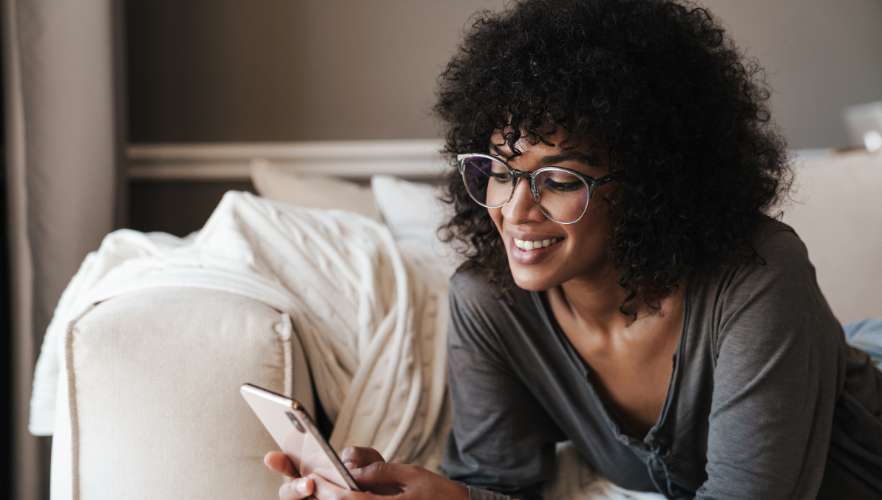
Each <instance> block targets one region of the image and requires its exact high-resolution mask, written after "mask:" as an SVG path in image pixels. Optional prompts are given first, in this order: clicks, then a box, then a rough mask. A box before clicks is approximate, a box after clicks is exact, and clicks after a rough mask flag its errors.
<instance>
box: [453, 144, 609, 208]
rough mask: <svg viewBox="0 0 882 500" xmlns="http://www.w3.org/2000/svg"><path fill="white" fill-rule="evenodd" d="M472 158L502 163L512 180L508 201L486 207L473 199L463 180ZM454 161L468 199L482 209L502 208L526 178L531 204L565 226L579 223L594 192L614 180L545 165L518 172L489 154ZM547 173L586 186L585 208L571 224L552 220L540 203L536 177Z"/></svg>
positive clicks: (460, 155)
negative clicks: (562, 175)
mask: <svg viewBox="0 0 882 500" xmlns="http://www.w3.org/2000/svg"><path fill="white" fill-rule="evenodd" d="M474 157H479V158H487V159H489V160H493V161H498V162H500V163H502V164H503V165H504V166H505V168H507V169H508V170H509V173H510V174H511V175H512V177H513V178H514V182H513V183H512V186H511V193H510V194H509V195H508V199H507V200H505V201H504V202H502V204H500V205H486V204H484V203H481V202H480V201H478V200H476V199H475V197H474V196H473V195H472V193H471V192H469V189H468V185H469V183H468V181H467V180H466V178H465V160H467V159H469V158H474ZM456 161H457V163H458V164H459V175H460V177H462V182H463V184H464V185H465V188H466V193H467V194H468V195H469V198H471V199H472V201H474V202H475V203H477V204H478V205H481V206H482V207H484V208H501V207H504V206H505V205H506V204H507V203H508V202H510V201H511V199H512V198H513V197H514V193H515V189H517V187H518V181H519V180H520V178H521V177H526V178H527V180H528V181H529V184H530V195H531V196H532V197H533V202H534V203H536V204H537V205H539V210H541V211H542V215H544V216H545V217H546V218H548V219H549V220H551V221H553V222H556V223H558V224H565V225H568V224H575V223H577V222H579V221H580V220H582V217H584V216H585V214H586V213H588V205H589V204H590V203H591V198H592V196H593V195H594V190H595V189H597V188H599V187H600V186H603V185H604V184H608V183H610V182H612V181H614V180H615V175H614V174H607V175H604V176H603V177H600V178H594V177H591V176H590V175H585V174H583V173H581V172H577V171H575V170H571V169H569V168H566V167H558V166H556V165H546V166H544V167H539V168H537V169H535V170H531V171H525V170H518V169H516V168H514V167H512V166H511V165H509V164H508V162H507V161H505V159H504V158H500V157H498V156H493V155H489V154H485V153H462V154H458V155H456ZM549 171H552V172H566V173H568V174H572V175H575V176H576V177H578V178H579V180H581V181H582V182H584V183H585V184H586V185H587V186H588V198H587V199H586V200H585V207H584V208H582V213H581V214H579V217H577V218H576V220H574V221H572V222H560V221H556V220H554V218H552V217H551V216H550V215H549V214H548V213H547V212H546V211H545V207H543V206H542V203H540V198H541V194H540V193H539V189H538V188H537V187H536V177H537V176H539V174H541V173H543V172H549Z"/></svg>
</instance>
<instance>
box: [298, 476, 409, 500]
mask: <svg viewBox="0 0 882 500" xmlns="http://www.w3.org/2000/svg"><path fill="white" fill-rule="evenodd" d="M307 477H308V478H310V479H312V480H313V481H314V482H315V493H314V495H315V497H316V498H319V499H321V500H394V499H393V498H390V497H387V496H378V495H374V494H372V493H367V492H362V491H350V490H348V489H346V488H343V487H340V486H337V485H336V484H334V483H332V482H330V481H328V480H327V479H325V478H323V477H321V476H319V475H316V474H310V475H309V476H307ZM286 500H287V499H286Z"/></svg>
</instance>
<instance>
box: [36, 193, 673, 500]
mask: <svg viewBox="0 0 882 500" xmlns="http://www.w3.org/2000/svg"><path fill="white" fill-rule="evenodd" d="M452 271H453V269H452V268H451V267H450V264H449V261H444V260H443V259H438V258H437V257H436V256H435V255H434V253H433V252H432V250H431V248H429V247H428V246H425V247H423V246H420V245H399V244H397V243H396V242H395V241H394V240H393V238H392V235H391V233H390V232H389V230H388V229H387V228H386V227H385V226H384V225H382V224H379V223H377V222H375V221H373V220H370V219H368V218H365V217H361V216H359V215H356V214H353V213H350V212H343V211H334V210H313V209H306V208H299V207H294V206H291V205H286V204H279V203H274V202H271V201H269V200H266V199H263V198H259V197H256V196H253V195H251V194H248V193H240V192H230V193H227V194H226V195H225V196H224V198H223V200H222V201H221V203H220V204H219V205H218V207H217V208H216V210H215V212H214V213H213V214H212V216H211V218H210V219H209V220H208V222H207V223H206V225H205V227H204V228H203V229H202V230H201V231H199V232H198V233H194V234H193V235H190V236H189V237H187V238H176V237H172V236H169V235H166V234H161V233H149V234H145V233H140V232H136V231H131V230H119V231H115V232H113V233H111V234H110V235H108V236H107V237H106V238H105V239H104V241H103V242H102V244H101V247H100V248H99V249H98V250H97V251H95V252H93V253H92V254H90V255H89V256H88V257H87V258H86V259H85V261H84V262H83V264H82V266H81V267H80V270H79V271H78V272H77V274H76V275H75V276H74V278H73V279H72V281H71V282H70V284H69V285H68V287H67V289H66V290H65V292H64V294H63V295H62V297H61V300H60V302H59V304H58V306H57V308H56V311H55V315H54V317H53V320H52V322H51V324H50V325H49V329H48V331H47V333H46V336H45V338H44V341H43V346H42V350H41V353H40V358H39V360H38V363H37V369H36V374H35V380H34V388H33V393H32V397H31V415H30V429H31V432H32V433H34V434H37V435H50V434H52V432H53V429H54V424H55V405H56V400H57V397H58V396H57V391H58V389H59V387H60V386H61V384H60V383H59V380H60V379H62V378H66V377H65V374H64V373H63V370H65V366H64V363H63V360H62V359H61V358H62V353H63V345H62V344H63V341H64V336H65V332H66V331H67V329H68V326H69V325H70V324H71V323H73V322H75V321H76V319H77V318H78V317H79V316H80V315H81V314H83V313H84V312H85V311H86V310H88V309H89V307H90V306H91V305H93V304H95V303H97V302H100V301H102V300H105V299H108V298H110V297H113V296H116V295H120V294H123V293H126V292H129V291H134V290H139V289H144V288H149V287H157V286H186V287H203V288H210V289H216V290H223V291H228V292H233V293H237V294H241V295H244V296H247V297H250V298H253V299H255V300H259V301H262V302H264V303H266V304H268V305H270V306H272V307H274V308H276V309H279V310H282V311H286V312H287V313H289V314H290V316H291V318H292V319H293V321H294V323H295V325H294V327H295V331H296V332H297V335H298V337H299V340H300V342H301V344H302V345H303V347H304V350H305V351H306V356H307V357H308V359H309V365H310V368H311V370H312V376H313V379H314V383H315V386H316V389H317V392H318V396H319V398H320V400H321V403H322V406H323V407H324V409H325V410H326V411H327V413H328V414H329V416H330V417H331V418H332V419H333V420H334V422H335V425H334V431H333V434H332V436H331V444H332V446H334V447H335V448H336V449H338V450H339V449H340V448H342V447H343V446H348V445H353V444H354V445H362V446H372V447H374V448H376V449H378V450H379V451H380V452H381V453H382V454H383V456H384V457H386V458H387V459H389V460H392V461H401V462H409V463H416V464H420V465H423V466H425V467H427V468H430V469H434V470H438V464H439V462H440V458H441V455H442V452H443V445H444V443H445V441H446V436H447V433H448V430H449V426H450V408H449V405H448V402H447V397H446V391H445V384H446V346H445V342H446V330H447V318H448V305H447V280H448V277H449V276H450V274H451V273H452ZM559 456H560V457H561V463H560V467H559V470H558V477H557V479H556V480H555V482H554V483H553V484H551V485H549V488H548V490H547V492H546V497H547V498H580V499H609V500H613V499H625V498H661V497H658V496H656V495H648V494H636V493H633V492H627V491H626V490H622V489H620V488H617V487H615V486H614V485H612V484H611V483H609V482H608V481H605V480H602V479H599V478H597V477H596V476H594V475H593V474H592V473H591V471H590V470H588V469H587V468H586V467H585V466H584V465H583V464H582V463H581V462H580V461H579V459H578V457H577V456H576V455H575V453H574V451H573V450H572V449H566V448H562V452H561V453H560V454H559Z"/></svg>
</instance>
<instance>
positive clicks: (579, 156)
mask: <svg viewBox="0 0 882 500" xmlns="http://www.w3.org/2000/svg"><path fill="white" fill-rule="evenodd" d="M568 160H576V161H580V162H582V163H584V164H585V165H589V166H590V165H596V163H595V159H594V157H593V156H591V155H590V154H588V153H583V152H580V151H573V152H569V153H561V154H559V155H551V156H543V157H542V159H541V160H540V162H542V163H558V162H562V161H568Z"/></svg>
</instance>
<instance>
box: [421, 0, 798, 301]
mask: <svg viewBox="0 0 882 500" xmlns="http://www.w3.org/2000/svg"><path fill="white" fill-rule="evenodd" d="M438 82H439V88H438V96H437V102H436V104H435V106H434V111H435V113H436V114H437V115H438V116H440V118H441V119H442V121H443V122H444V126H445V137H446V141H445V146H444V150H443V154H444V155H445V157H446V158H447V159H448V160H449V162H450V164H451V165H454V164H455V163H456V161H455V156H456V155H457V154H459V153H468V152H486V151H487V150H488V147H489V143H490V136H491V134H492V133H493V131H494V130H504V129H506V126H510V129H511V130H512V132H510V133H507V134H506V136H505V141H506V143H507V144H508V146H509V147H510V148H511V151H512V152H514V155H517V154H518V149H517V148H516V147H515V143H516V142H517V141H518V139H519V138H520V137H521V136H522V135H523V136H524V137H525V138H527V139H528V140H531V141H542V142H545V143H548V140H547V137H548V135H550V134H551V133H554V131H555V130H557V128H558V127H560V128H562V129H563V132H564V134H565V137H566V139H565V140H564V141H563V144H562V145H561V146H563V147H569V146H568V144H576V143H583V142H585V141H590V143H592V144H601V145H602V147H603V148H604V149H605V151H606V154H605V157H608V159H609V162H608V165H607V166H608V168H609V170H610V173H612V174H614V175H615V176H616V179H617V182H616V186H617V188H616V189H615V190H614V191H613V193H612V194H611V195H609V196H608V197H607V199H606V202H607V203H609V204H610V216H611V227H612V229H611V233H612V234H610V235H609V241H610V248H609V251H610V255H611V256H612V259H613V262H614V265H615V266H616V269H617V271H618V273H619V284H620V285H621V286H622V287H623V288H624V289H625V290H626V291H627V292H628V299H627V300H626V301H625V304H622V307H621V308H620V309H621V310H622V311H623V312H624V313H626V314H631V313H630V312H628V311H629V310H630V309H631V308H630V307H629V306H628V305H629V304H631V301H632V300H634V299H640V300H642V301H643V302H644V303H645V304H647V305H649V306H650V307H653V308H657V307H658V304H659V301H660V300H661V299H663V298H664V297H666V296H668V295H669V294H670V293H671V292H673V291H674V290H675V289H676V288H677V286H678V285H679V284H680V283H681V282H682V280H684V278H688V276H689V275H690V274H691V273H696V272H702V271H705V270H711V269H714V268H716V267H718V266H720V265H721V264H723V263H725V262H727V261H731V260H733V259H735V260H737V259H749V258H755V257H756V253H755V251H753V249H752V247H751V245H750V238H751V235H752V233H753V230H754V228H755V227H756V225H757V224H758V223H759V221H760V220H761V216H762V214H764V213H767V212H768V211H769V210H771V209H772V208H773V207H774V206H775V205H776V203H777V202H778V201H779V199H780V198H781V197H782V195H784V194H785V193H786V191H787V189H788V188H789V185H790V180H791V178H792V174H791V171H790V169H789V166H788V162H787V158H786V150H785V144H784V141H783V139H782V138H781V137H780V135H779V134H778V133H777V132H776V130H775V129H774V127H773V126H772V125H771V123H770V118H769V112H768V107H767V104H766V102H767V101H768V98H769V91H768V88H767V86H766V84H765V81H764V74H763V72H762V69H761V68H760V67H759V65H758V64H757V63H756V62H755V61H752V60H747V59H745V58H744V57H742V55H741V54H740V53H739V50H738V49H737V47H736V46H735V45H734V43H733V42H732V40H731V39H730V38H728V37H727V36H726V35H725V34H724V31H723V29H722V28H721V27H720V25H719V23H718V22H717V21H716V20H715V19H714V18H713V16H712V15H711V14H710V13H709V12H708V11H707V10H705V9H703V8H700V7H697V6H695V5H692V4H690V3H687V2H684V1H665V0H523V1H518V2H516V3H514V4H513V5H512V6H511V8H510V9H508V10H506V11H503V12H500V13H492V12H489V11H482V12H479V13H478V14H476V16H475V17H474V22H473V24H472V26H471V29H470V30H469V31H468V33H467V34H466V36H465V39H464V41H463V42H462V44H461V45H460V47H459V48H458V51H457V53H456V54H455V55H454V56H453V58H452V59H451V60H450V62H449V63H448V64H447V67H446V68H445V70H444V71H443V72H442V73H441V75H440V76H439V78H438ZM444 201H445V202H447V203H449V204H452V206H453V209H454V215H453V216H452V217H451V219H450V220H449V221H447V222H446V223H445V224H444V225H442V226H441V227H440V228H439V231H440V235H441V238H442V239H443V240H444V241H446V242H453V243H454V244H455V245H456V246H457V247H458V250H459V251H460V253H462V254H463V255H464V256H465V257H466V259H467V261H468V262H469V263H470V264H472V265H475V266H478V267H479V268H482V269H484V270H486V271H488V274H489V278H490V281H491V282H492V283H494V284H496V285H499V286H498V289H499V290H500V291H505V290H507V289H508V287H510V286H511V285H512V284H513V281H512V278H511V272H510V270H509V268H508V261H507V259H506V254H505V249H504V246H503V243H502V241H501V238H500V237H499V235H498V232H497V231H496V228H495V226H494V225H493V223H492V221H491V219H490V217H489V215H488V213H487V211H486V209H484V208H482V207H480V206H478V205H477V204H476V203H474V202H473V201H472V200H471V199H470V198H469V196H468V195H467V193H466V192H465V189H464V187H463V185H462V181H461V178H460V177H459V174H458V171H457V169H455V168H454V169H451V170H450V171H449V173H448V174H447V175H446V191H445V197H444Z"/></svg>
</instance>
